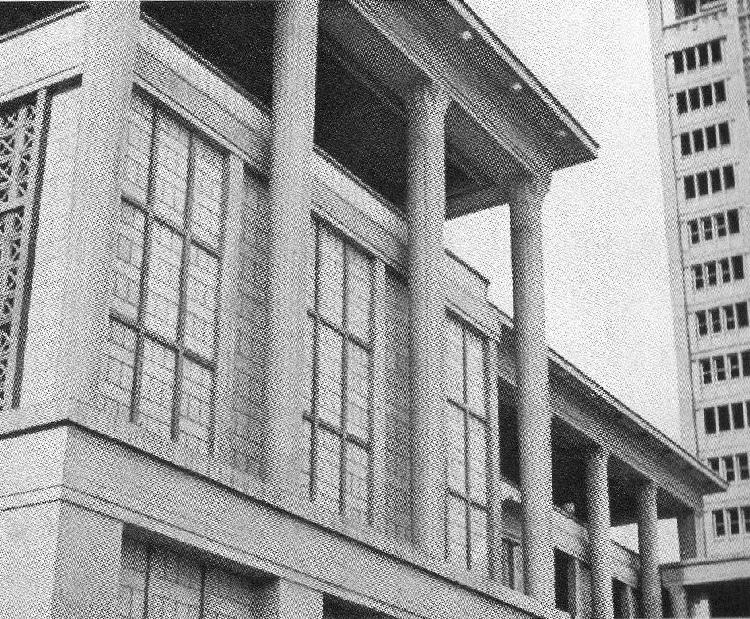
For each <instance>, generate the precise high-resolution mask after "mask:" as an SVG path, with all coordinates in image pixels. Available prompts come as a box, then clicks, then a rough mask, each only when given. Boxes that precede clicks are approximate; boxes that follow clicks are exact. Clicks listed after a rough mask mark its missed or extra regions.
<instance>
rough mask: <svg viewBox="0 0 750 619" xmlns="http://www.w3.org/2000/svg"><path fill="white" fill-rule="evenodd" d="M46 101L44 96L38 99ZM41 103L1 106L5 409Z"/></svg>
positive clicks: (0, 400) (0, 298)
mask: <svg viewBox="0 0 750 619" xmlns="http://www.w3.org/2000/svg"><path fill="white" fill-rule="evenodd" d="M39 99H40V100H41V97H40V98H39ZM39 107H40V103H39V102H37V103H18V104H11V105H10V106H6V107H4V108H0V303H1V305H0V408H2V409H5V408H8V407H10V406H11V405H12V401H11V400H12V392H13V385H14V383H15V380H16V377H15V373H16V365H17V356H18V344H19V336H20V327H21V324H20V323H21V319H22V315H23V312H22V307H21V305H22V303H23V298H24V297H23V295H24V283H25V279H26V276H27V272H28V266H29V265H28V256H29V235H30V228H31V216H32V207H33V204H34V193H35V192H34V185H35V183H34V179H35V177H36V167H37V159H38V156H37V151H38V146H37V144H38V139H37V137H38V134H39V125H40V122H39V120H40V119H39Z"/></svg>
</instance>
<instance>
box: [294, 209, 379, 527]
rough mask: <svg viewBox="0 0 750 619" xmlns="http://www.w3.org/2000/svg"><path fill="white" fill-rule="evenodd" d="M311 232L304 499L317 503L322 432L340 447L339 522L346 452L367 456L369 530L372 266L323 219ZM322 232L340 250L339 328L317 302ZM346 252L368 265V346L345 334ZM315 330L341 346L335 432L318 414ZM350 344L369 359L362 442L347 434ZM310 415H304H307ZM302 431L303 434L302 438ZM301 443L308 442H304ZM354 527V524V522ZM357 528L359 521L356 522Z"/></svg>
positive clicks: (368, 517) (343, 511) (344, 513)
mask: <svg viewBox="0 0 750 619" xmlns="http://www.w3.org/2000/svg"><path fill="white" fill-rule="evenodd" d="M312 227H313V235H314V241H313V243H314V245H313V260H314V266H313V289H312V293H313V298H312V305H309V303H310V299H308V309H307V319H308V320H309V321H311V322H312V325H311V327H310V328H311V340H310V343H311V344H312V350H311V351H310V354H311V355H312V360H311V363H312V365H311V368H310V379H311V386H310V387H311V391H310V401H309V404H308V405H307V406H306V407H305V410H304V413H303V416H302V417H303V422H304V423H307V424H309V427H310V437H309V445H308V448H309V452H308V454H309V455H308V462H307V463H306V466H307V467H309V481H308V497H309V499H310V501H311V502H313V503H315V502H316V499H317V497H318V492H319V488H318V475H319V470H318V469H319V468H320V463H319V459H318V455H319V454H318V450H319V442H320V441H319V439H318V435H319V432H320V431H321V429H322V431H324V432H326V433H328V434H331V435H333V436H334V437H335V439H336V440H337V441H338V443H339V454H338V455H339V465H338V473H339V479H338V493H339V496H338V510H337V513H338V514H339V516H341V517H342V518H344V519H347V518H349V513H348V511H349V510H348V507H349V503H348V500H347V499H348V493H347V471H348V460H347V451H348V450H347V447H348V446H349V444H350V443H351V444H353V445H355V446H356V447H357V448H359V449H361V450H362V451H364V452H365V454H366V456H367V476H366V480H365V481H366V484H367V489H366V509H365V519H364V522H363V524H365V525H368V526H369V525H372V524H373V519H374V513H373V490H374V475H375V473H374V455H373V453H374V436H373V432H374V403H375V399H374V387H375V385H374V380H375V260H376V258H375V257H374V256H372V255H371V254H370V253H369V252H367V251H366V250H364V249H362V248H361V247H360V246H359V245H358V244H357V243H356V242H354V241H353V240H352V239H350V238H349V237H348V236H346V235H345V234H343V233H342V232H341V231H340V230H338V229H337V228H336V227H335V226H333V225H331V224H330V223H329V222H328V221H326V220H325V219H323V218H321V217H319V216H318V215H317V214H315V213H314V214H313V215H312ZM322 229H325V230H326V231H327V233H328V234H330V235H331V236H333V237H334V238H335V239H336V240H337V241H338V242H340V243H341V247H342V290H341V296H342V298H341V309H342V315H341V320H342V324H341V326H339V325H337V324H335V323H334V322H333V321H331V320H330V319H329V318H328V317H326V316H323V314H322V313H321V312H320V310H319V301H320V294H319V293H320V286H319V282H320V268H321V264H320V255H319V253H320V252H319V242H320V235H321V230H322ZM351 251H355V252H359V253H361V254H362V255H363V256H364V258H365V259H366V260H367V261H368V263H369V264H370V307H369V308H368V317H367V320H368V338H369V342H366V341H364V340H362V338H361V337H360V336H359V335H357V334H356V333H354V332H353V331H351V330H349V328H348V327H349V325H348V311H347V307H348V306H347V303H348V277H349V269H348V260H349V259H350V258H348V255H349V253H350V252H351ZM320 325H323V326H324V327H325V328H327V329H329V330H330V331H332V332H333V333H335V334H336V336H337V337H340V338H341V340H342V349H341V359H340V361H339V363H340V370H341V385H340V386H341V405H340V406H341V418H340V424H339V427H338V428H337V427H335V426H334V425H333V424H331V423H330V422H328V421H327V420H325V419H322V418H321V416H320V415H319V414H318V407H317V405H316V403H317V396H318V382H319V370H320V367H319V362H320V359H319V345H318V343H319V332H320ZM350 344H353V345H354V346H357V347H358V348H360V349H361V350H363V351H364V352H365V353H366V354H367V359H368V371H367V374H368V375H367V384H368V397H367V416H368V420H367V426H368V427H367V438H366V439H362V437H360V436H357V435H356V434H353V433H350V432H349V424H348V421H349V415H348V408H349V406H348V360H349V345H350ZM308 409H309V410H308ZM306 432H307V429H305V433H306ZM303 440H308V439H307V437H305V438H303ZM355 521H358V520H355ZM358 522H359V521H358Z"/></svg>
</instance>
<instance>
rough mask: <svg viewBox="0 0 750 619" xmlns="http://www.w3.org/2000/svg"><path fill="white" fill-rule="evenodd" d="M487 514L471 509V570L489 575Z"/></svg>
mask: <svg viewBox="0 0 750 619" xmlns="http://www.w3.org/2000/svg"><path fill="white" fill-rule="evenodd" d="M487 557H488V553H487V512H486V511H485V510H483V509H479V508H478V507H472V508H471V569H472V570H475V571H477V572H479V573H480V574H482V575H487V573H488V572H489V570H488V560H487Z"/></svg>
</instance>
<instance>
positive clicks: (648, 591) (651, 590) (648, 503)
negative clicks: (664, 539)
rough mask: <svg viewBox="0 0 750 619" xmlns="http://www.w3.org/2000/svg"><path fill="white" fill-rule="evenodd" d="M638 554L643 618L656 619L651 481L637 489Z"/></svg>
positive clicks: (658, 602) (655, 531)
mask: <svg viewBox="0 0 750 619" xmlns="http://www.w3.org/2000/svg"><path fill="white" fill-rule="evenodd" d="M638 552H639V554H640V559H641V595H642V597H643V609H642V611H643V615H644V616H645V617H649V618H657V619H660V618H661V616H662V606H661V576H660V574H659V530H658V519H657V513H656V484H654V483H653V482H652V481H649V482H647V483H645V484H644V485H643V486H641V487H640V488H639V489H638Z"/></svg>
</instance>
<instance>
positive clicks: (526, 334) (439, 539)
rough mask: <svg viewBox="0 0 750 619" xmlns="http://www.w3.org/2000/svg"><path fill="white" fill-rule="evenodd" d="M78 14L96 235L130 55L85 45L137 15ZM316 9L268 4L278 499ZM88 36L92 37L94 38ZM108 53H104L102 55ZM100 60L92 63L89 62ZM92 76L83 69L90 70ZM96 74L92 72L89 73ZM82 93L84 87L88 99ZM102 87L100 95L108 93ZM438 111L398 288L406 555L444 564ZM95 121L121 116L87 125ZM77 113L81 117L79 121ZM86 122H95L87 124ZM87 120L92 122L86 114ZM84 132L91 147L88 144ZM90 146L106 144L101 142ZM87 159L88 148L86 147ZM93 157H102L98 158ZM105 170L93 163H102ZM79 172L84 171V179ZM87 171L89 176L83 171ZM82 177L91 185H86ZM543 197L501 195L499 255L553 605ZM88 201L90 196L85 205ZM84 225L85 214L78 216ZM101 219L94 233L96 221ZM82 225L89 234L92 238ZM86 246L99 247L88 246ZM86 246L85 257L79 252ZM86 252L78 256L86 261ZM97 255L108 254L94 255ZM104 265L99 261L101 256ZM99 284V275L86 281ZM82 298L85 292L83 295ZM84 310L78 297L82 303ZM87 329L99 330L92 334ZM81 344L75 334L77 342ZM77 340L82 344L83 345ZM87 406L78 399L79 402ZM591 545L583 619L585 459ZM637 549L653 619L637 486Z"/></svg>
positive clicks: (596, 568) (433, 87) (304, 212)
mask: <svg viewBox="0 0 750 619" xmlns="http://www.w3.org/2000/svg"><path fill="white" fill-rule="evenodd" d="M92 6H93V8H92V9H90V11H91V15H90V17H89V20H90V28H91V29H92V40H94V41H98V40H100V39H101V41H104V42H105V43H106V42H107V41H109V42H115V43H117V45H115V46H110V47H112V49H110V48H109V47H108V48H106V49H104V50H103V51H102V49H101V47H97V53H96V55H93V56H92V57H91V58H90V59H89V60H87V64H86V67H87V68H86V72H85V74H84V90H85V95H84V99H83V101H82V105H81V109H82V111H83V114H84V115H85V118H84V121H85V122H83V123H82V127H81V132H82V133H81V135H82V137H81V139H82V141H83V144H84V146H85V145H87V144H88V145H94V144H99V145H100V146H99V147H98V148H99V150H98V151H97V153H96V156H93V155H92V154H91V153H88V152H85V151H84V153H83V155H82V156H81V157H79V162H80V165H81V166H82V169H81V170H79V175H83V176H84V177H86V178H83V177H82V178H81V181H80V182H79V183H77V187H79V188H81V191H83V194H82V195H81V197H80V198H79V201H80V202H81V203H82V204H83V205H84V206H85V205H92V208H93V205H96V208H97V209H101V208H102V206H101V205H106V206H107V209H106V210H101V213H105V214H106V216H107V222H106V223H107V225H102V227H103V229H109V228H111V226H110V224H111V222H112V221H117V217H116V212H117V211H116V209H117V204H118V196H119V182H109V183H104V182H101V183H99V182H97V183H91V182H90V178H98V175H100V174H101V173H102V170H104V172H106V174H105V176H106V177H107V178H108V179H115V181H117V180H118V179H119V177H120V174H121V167H122V163H121V162H122V152H123V148H124V141H123V140H124V135H125V132H126V121H124V120H123V119H126V118H127V115H126V114H125V113H124V110H125V105H126V101H127V92H128V91H129V88H130V84H131V83H132V71H133V59H134V56H135V47H134V43H133V42H132V40H131V41H130V43H129V48H128V49H129V50H130V52H129V53H128V54H126V55H125V56H126V58H125V59H124V60H123V61H122V62H119V63H118V62H115V61H114V60H113V58H115V57H121V56H122V55H118V53H117V50H116V49H114V47H118V46H119V45H120V39H118V38H117V37H111V36H109V37H97V36H94V35H95V33H96V32H99V30H102V29H105V30H107V31H108V32H119V31H120V30H121V28H120V27H121V26H122V27H125V26H127V28H125V31H127V32H131V31H133V30H134V28H135V31H136V32H137V22H138V9H137V7H138V3H137V2H129V3H127V4H124V3H123V5H122V7H121V8H120V9H115V8H113V6H109V5H107V7H105V8H97V7H99V5H98V4H97V3H94V4H93V5H92ZM317 23H318V2H317V0H294V1H289V2H280V3H279V5H278V9H277V11H276V24H275V36H274V49H273V68H274V78H273V91H272V92H273V96H272V111H273V120H272V123H273V130H272V137H271V162H270V174H269V194H270V200H269V202H270V204H269V219H270V221H269V224H270V247H269V250H270V251H269V289H268V295H269V304H268V306H269V315H268V338H267V343H268V370H267V384H266V394H267V398H268V400H267V401H268V406H267V414H268V418H267V423H266V424H265V428H266V432H265V454H266V462H265V476H266V479H267V481H269V482H270V483H271V484H273V485H274V486H276V487H282V488H284V487H290V486H294V481H293V480H294V479H295V478H296V477H297V473H298V471H299V470H300V460H299V459H300V457H301V453H300V447H301V446H300V442H301V441H300V440H299V437H301V436H302V432H301V423H302V410H303V408H304V405H305V402H304V395H305V394H304V392H303V390H301V389H300V388H299V385H301V384H302V382H303V381H302V372H303V368H304V361H303V360H304V357H303V355H304V350H303V348H302V342H303V341H304V337H302V335H303V332H304V331H303V329H304V324H305V320H306V315H305V310H306V307H305V302H304V299H305V298H306V297H305V276H306V271H305V265H306V264H307V262H308V260H307V256H306V255H305V238H306V234H307V226H308V219H309V209H310V179H311V177H312V174H311V162H312V157H313V127H314V116H315V66H316V51H317ZM97 29H98V30H97ZM110 52H111V53H110ZM98 58H99V59H101V58H104V60H101V61H99V60H97V59H98ZM89 65H90V66H89ZM99 69H101V71H100V72H101V75H100V72H97V71H98V70H99ZM94 85H95V86H96V87H95V88H94ZM109 86H111V87H109ZM449 103H450V97H449V95H448V93H447V92H446V91H445V89H443V88H442V87H441V86H440V85H437V84H433V83H424V84H421V85H419V86H417V87H415V88H414V90H413V92H412V93H411V95H410V96H409V97H408V98H407V101H406V104H407V120H408V168H407V175H408V177H407V194H406V195H407V198H406V213H407V222H408V230H409V247H408V280H409V294H410V346H411V360H412V374H411V382H410V385H411V396H412V407H413V408H412V421H413V423H412V427H413V437H412V446H413V477H414V479H413V487H414V501H413V506H414V533H415V541H416V542H417V543H418V544H419V545H420V546H421V547H422V548H423V549H424V550H425V551H427V552H430V553H432V554H436V553H440V554H441V555H442V552H443V545H444V539H445V519H444V514H443V509H442V507H441V506H442V505H443V499H444V494H445V479H444V473H443V468H444V466H443V452H442V449H441V446H442V445H444V442H445V441H444V436H443V432H444V427H443V424H442V422H441V412H442V411H443V409H444V393H443V375H442V361H441V352H440V351H442V348H443V341H442V334H443V321H444V307H445V292H444V290H443V285H442V281H443V275H442V265H443V262H444V249H443V223H444V216H445V114H446V111H447V108H448V105H449ZM103 107H107V108H108V109H110V110H111V109H119V110H121V111H122V112H123V113H122V114H99V113H98V111H99V110H100V109H102V108H103ZM86 110H88V111H86ZM92 110H93V111H92ZM95 112H96V113H95ZM87 131H88V132H89V133H91V134H92V135H91V136H90V137H87V136H88V134H87ZM101 136H105V137H107V139H100V138H101ZM92 147H93V146H92ZM103 148H104V149H105V150H102V149H103ZM100 151H101V152H100ZM102 162H104V163H102ZM87 166H88V167H87ZM92 166H94V167H95V169H94V167H92ZM102 166H104V167H102ZM87 175H89V176H90V178H89V176H87ZM548 187H549V177H548V175H541V176H540V177H536V178H528V179H525V180H521V181H520V182H519V183H518V184H517V186H516V187H515V188H514V189H513V191H512V192H511V198H510V220H511V253H512V270H513V291H514V295H513V296H514V301H513V307H514V322H515V333H516V336H515V356H516V382H517V409H518V433H519V448H520V449H519V451H520V479H521V495H522V535H523V545H524V552H523V556H524V561H525V582H526V588H527V593H528V594H530V595H532V596H534V597H536V598H537V599H538V600H540V601H541V602H542V603H544V604H547V605H550V606H553V605H554V586H553V584H554V574H553V565H554V558H553V557H554V555H553V546H552V543H551V539H550V521H551V511H552V488H551V479H552V475H551V413H550V406H549V377H548V359H547V345H546V339H545V319H544V271H543V246H542V220H541V206H542V200H543V198H544V196H545V195H546V192H547V190H548ZM92 192H93V193H92ZM86 212H87V213H89V212H93V211H86ZM103 216H104V215H101V217H99V218H98V219H97V218H94V219H92V221H100V220H101V218H102V217H103ZM92 225H93V224H92ZM89 238H97V235H90V237H89ZM108 240H109V241H110V243H109V244H105V245H107V247H104V248H94V249H93V250H92V251H91V259H95V260H97V261H100V262H101V263H102V264H104V263H105V262H106V261H107V260H108V259H106V255H111V251H110V250H111V239H108ZM84 245H85V244H84ZM85 249H87V251H88V249H90V248H85ZM104 250H106V251H104ZM105 254H106V255H105ZM86 272H99V273H106V272H108V269H105V268H102V269H87V271H86ZM89 288H91V287H89ZM93 288H94V293H97V291H98V296H97V295H96V294H95V295H94V297H93V304H94V305H97V309H98V310H100V311H96V312H89V313H87V315H90V316H95V315H96V316H105V317H106V314H107V312H106V309H107V307H108V302H109V283H108V282H104V281H102V282H99V285H97V286H93ZM91 299H92V297H91V296H89V301H90V302H91ZM97 326H98V325H97ZM87 333H92V334H94V335H91V336H88V337H89V339H91V340H92V341H91V342H90V343H89V345H87V346H80V347H75V348H76V349H79V350H84V349H86V350H89V351H91V350H94V349H95V348H96V343H95V342H94V341H93V339H92V338H94V336H96V337H97V338H98V339H97V341H99V342H101V341H102V340H104V339H105V338H103V337H102V330H101V329H99V328H91V329H89V330H87ZM84 335H85V334H81V338H84ZM84 339H85V338H84ZM78 367H80V368H82V372H83V374H84V375H83V377H82V378H83V380H82V381H81V385H83V386H84V387H82V388H91V389H93V388H94V385H95V382H96V376H97V375H98V367H99V365H98V357H96V356H92V357H87V359H86V360H82V361H81V363H80V364H78ZM87 395H88V394H84V393H81V394H80V397H81V399H87V398H86V396H87ZM586 483H587V488H588V492H587V496H588V502H589V514H590V533H591V544H592V591H593V595H594V608H595V616H598V617H611V616H612V614H613V610H612V600H611V598H612V591H611V565H610V561H609V552H608V548H609V519H610V516H609V496H608V488H607V455H606V454H605V453H603V452H596V453H595V454H594V455H593V456H592V457H591V458H590V460H589V463H588V466H587V472H586ZM638 512H639V547H640V552H641V563H642V566H643V567H642V571H643V577H642V578H643V581H642V589H643V599H644V614H646V615H647V616H659V615H660V613H661V587H660V584H659V573H658V557H657V530H656V488H655V486H653V484H647V485H646V486H644V489H643V491H642V492H641V493H640V496H639V502H638Z"/></svg>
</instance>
